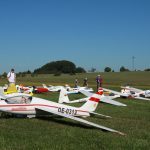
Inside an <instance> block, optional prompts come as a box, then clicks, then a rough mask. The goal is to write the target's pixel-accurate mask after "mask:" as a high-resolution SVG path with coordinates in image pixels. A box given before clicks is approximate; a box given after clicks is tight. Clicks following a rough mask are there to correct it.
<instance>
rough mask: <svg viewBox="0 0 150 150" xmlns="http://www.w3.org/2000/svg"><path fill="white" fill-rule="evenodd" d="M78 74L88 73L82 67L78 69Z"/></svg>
mask: <svg viewBox="0 0 150 150" xmlns="http://www.w3.org/2000/svg"><path fill="white" fill-rule="evenodd" d="M76 73H86V71H85V70H84V68H82V67H77V68H76Z"/></svg>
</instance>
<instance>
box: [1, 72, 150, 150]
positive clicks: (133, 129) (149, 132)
mask: <svg viewBox="0 0 150 150" xmlns="http://www.w3.org/2000/svg"><path fill="white" fill-rule="evenodd" d="M100 74H101V75H102V76H103V79H104V84H103V86H104V87H109V88H111V89H117V90H119V89H120V85H124V84H131V85H133V86H135V87H140V88H142V89H149V88H150V78H149V77H150V73H149V72H129V73H100ZM96 75H97V73H95V74H77V75H76V76H70V75H61V76H59V77H55V76H53V75H39V76H37V77H30V76H28V77H24V78H22V77H20V78H17V83H18V84H24V85H41V84H42V83H45V84H47V85H48V84H52V85H64V84H69V85H71V86H73V85H74V79H75V78H76V77H77V78H78V79H79V84H80V85H82V83H83V78H84V77H88V82H89V85H90V86H91V87H93V88H94V89H96V84H95V77H96ZM4 83H6V80H5V79H1V85H3V84H4ZM35 96H37V97H42V98H46V99H49V100H53V101H57V99H58V96H59V93H45V94H36V95H35ZM80 97H83V96H82V95H81V94H74V95H70V98H71V99H76V98H80ZM118 101H120V102H122V103H125V104H127V105H128V106H127V107H116V106H112V105H108V104H104V103H100V104H99V106H98V108H97V110H96V112H98V113H103V114H106V115H110V116H112V118H111V119H104V118H100V117H94V118H92V117H89V118H87V120H89V121H92V122H95V123H97V124H101V125H105V126H107V127H110V128H114V129H116V130H119V131H122V132H124V133H126V135H125V136H120V135H117V134H113V133H110V132H104V131H101V130H99V129H95V128H91V127H88V126H85V125H82V124H80V123H77V122H75V121H72V120H69V119H65V118H60V117H49V118H46V117H45V118H35V119H23V118H1V119H0V149H2V150H14V149H15V150H16V149H19V150H26V149H29V150H30V149H36V150H37V149H42V150H45V149H47V150H49V149H52V150H53V149H54V150H66V149H67V150H75V149H82V150H91V149H92V150H101V149H102V150H103V149H104V150H108V149H113V150H116V149H117V150H122V149H131V150H141V149H144V150H148V149H149V147H150V102H148V101H140V100H133V99H130V100H129V99H121V98H119V99H118ZM81 105H82V104H75V106H81Z"/></svg>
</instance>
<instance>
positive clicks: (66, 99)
mask: <svg viewBox="0 0 150 150" xmlns="http://www.w3.org/2000/svg"><path fill="white" fill-rule="evenodd" d="M101 90H103V89H101ZM80 92H81V93H82V94H84V95H85V96H87V97H86V98H81V99H77V100H73V101H70V100H69V97H68V94H67V92H64V93H61V94H60V96H59V101H58V102H59V103H78V102H85V101H87V100H88V99H89V98H90V97H91V96H92V95H93V93H90V92H87V91H85V90H80ZM117 97H118V95H114V96H105V95H104V94H102V95H101V100H100V102H104V103H108V104H112V105H116V106H127V105H126V104H123V103H120V102H117V101H114V100H113V99H114V98H117Z"/></svg>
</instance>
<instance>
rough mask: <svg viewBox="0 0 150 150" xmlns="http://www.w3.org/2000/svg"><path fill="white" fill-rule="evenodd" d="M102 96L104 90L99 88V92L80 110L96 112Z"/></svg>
mask: <svg viewBox="0 0 150 150" xmlns="http://www.w3.org/2000/svg"><path fill="white" fill-rule="evenodd" d="M102 95H103V89H102V88H99V90H98V92H97V93H95V94H93V95H92V96H91V97H90V98H89V99H88V100H87V102H86V103H85V104H83V105H82V106H81V107H80V108H81V109H84V110H86V111H90V112H92V111H95V109H96V108H97V106H98V103H99V101H100V98H101V96H102Z"/></svg>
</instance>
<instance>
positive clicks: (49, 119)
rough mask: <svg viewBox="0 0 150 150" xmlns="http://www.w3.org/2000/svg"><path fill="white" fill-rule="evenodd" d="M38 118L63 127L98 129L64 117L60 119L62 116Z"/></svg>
mask: <svg viewBox="0 0 150 150" xmlns="http://www.w3.org/2000/svg"><path fill="white" fill-rule="evenodd" d="M37 118H38V119H40V120H45V121H53V122H55V123H59V124H63V125H67V126H71V127H79V128H84V129H94V130H97V129H98V128H96V127H92V126H88V125H86V124H82V123H78V122H71V120H64V119H63V117H60V116H51V117H37ZM62 119H63V120H62ZM101 131H105V132H107V131H106V130H103V129H101Z"/></svg>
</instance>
